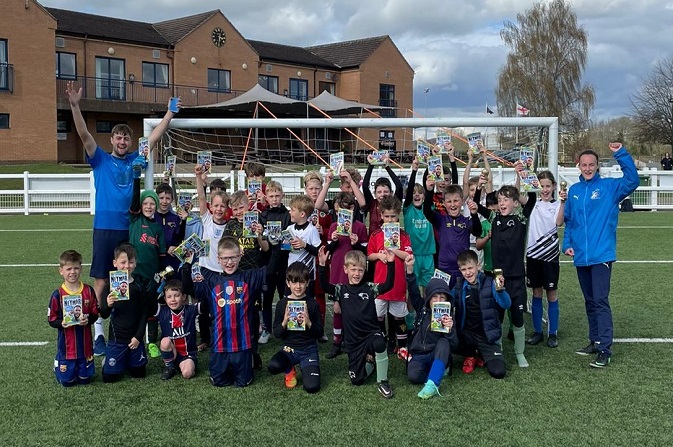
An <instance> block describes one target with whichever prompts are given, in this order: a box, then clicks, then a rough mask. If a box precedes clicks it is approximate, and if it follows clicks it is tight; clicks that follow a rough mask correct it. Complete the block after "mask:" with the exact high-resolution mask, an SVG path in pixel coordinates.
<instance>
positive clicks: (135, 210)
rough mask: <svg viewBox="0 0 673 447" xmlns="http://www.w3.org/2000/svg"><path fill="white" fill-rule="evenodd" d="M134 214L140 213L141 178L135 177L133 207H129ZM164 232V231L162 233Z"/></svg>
mask: <svg viewBox="0 0 673 447" xmlns="http://www.w3.org/2000/svg"><path fill="white" fill-rule="evenodd" d="M129 211H131V213H132V214H139V213H140V179H139V178H134V179H133V196H132V198H131V208H130V209H129ZM162 234H163V233H162Z"/></svg>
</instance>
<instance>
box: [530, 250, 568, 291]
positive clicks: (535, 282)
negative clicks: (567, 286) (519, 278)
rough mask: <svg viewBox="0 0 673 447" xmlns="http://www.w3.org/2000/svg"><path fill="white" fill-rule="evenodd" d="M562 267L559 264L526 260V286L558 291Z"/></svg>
mask: <svg viewBox="0 0 673 447" xmlns="http://www.w3.org/2000/svg"><path fill="white" fill-rule="evenodd" d="M560 270H561V267H560V265H559V263H558V261H557V262H553V261H552V262H549V261H542V260H540V259H534V258H530V257H527V258H526V285H527V286H528V287H530V288H532V289H539V288H543V289H544V290H556V289H558V279H559V274H560Z"/></svg>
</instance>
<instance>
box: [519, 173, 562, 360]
mask: <svg viewBox="0 0 673 447" xmlns="http://www.w3.org/2000/svg"><path fill="white" fill-rule="evenodd" d="M517 166H518V167H519V168H520V169H521V170H522V169H523V165H522V164H521V162H518V163H517ZM537 178H538V180H539V181H540V187H541V191H540V198H539V199H538V200H537V201H536V202H535V206H534V207H533V211H531V213H530V225H529V227H528V246H527V247H526V280H527V285H528V287H530V288H532V289H533V305H532V309H531V314H532V320H533V330H534V331H535V332H533V335H532V337H530V338H529V339H528V340H527V341H526V342H527V343H528V344H529V345H536V344H538V343H540V342H541V341H543V340H544V336H543V335H542V313H543V311H542V309H543V307H542V290H543V289H544V290H545V291H546V292H547V304H548V312H547V313H548V317H549V327H548V329H549V333H548V336H547V346H549V347H550V348H556V347H557V346H558V337H557V335H556V332H557V331H558V322H559V305H558V301H557V295H556V290H557V288H558V279H559V273H560V267H559V256H560V249H559V240H558V239H559V237H558V230H557V227H559V226H561V225H563V209H564V204H565V199H566V198H567V196H568V193H567V191H561V192H560V193H559V197H560V198H561V201H560V202H559V201H556V200H555V199H554V191H555V190H556V180H555V179H554V174H552V173H551V172H550V171H542V172H538V174H537ZM519 201H520V202H521V204H522V205H524V206H525V205H526V202H527V201H528V195H522V196H519Z"/></svg>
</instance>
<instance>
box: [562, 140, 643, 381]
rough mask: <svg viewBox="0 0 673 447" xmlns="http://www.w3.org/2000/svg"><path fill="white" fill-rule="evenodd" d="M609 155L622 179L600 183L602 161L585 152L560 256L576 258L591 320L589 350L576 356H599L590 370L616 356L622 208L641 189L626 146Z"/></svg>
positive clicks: (570, 198) (570, 200)
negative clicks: (614, 281) (616, 266)
mask: <svg viewBox="0 0 673 447" xmlns="http://www.w3.org/2000/svg"><path fill="white" fill-rule="evenodd" d="M610 150H611V151H612V152H613V153H614V157H615V160H617V163H619V166H620V167H621V169H622V172H623V174H624V176H623V177H621V178H601V176H600V173H599V172H598V155H597V154H596V153H595V152H594V151H592V150H586V151H584V152H582V153H581V154H580V158H579V168H580V180H579V182H578V183H575V184H574V185H572V186H571V187H570V189H569V190H568V201H567V202H566V206H565V218H564V220H565V227H566V228H565V232H564V236H563V248H562V250H563V253H565V254H566V255H568V256H573V258H574V259H573V262H574V264H575V267H576V268H577V277H578V279H579V283H580V288H581V289H582V294H583V295H584V304H585V308H586V312H587V319H588V320H589V344H588V345H587V346H586V347H584V348H581V349H578V350H577V351H576V352H577V354H580V355H592V354H596V359H595V360H594V361H592V362H591V364H590V365H591V366H593V367H595V368H604V367H605V366H607V365H608V364H609V363H610V356H611V355H612V351H611V350H610V347H611V346H612V311H611V310H610V302H609V300H608V295H609V293H610V276H611V274H612V263H613V262H614V261H615V260H616V259H617V253H616V245H617V220H618V217H619V202H621V201H622V200H624V199H625V198H626V197H627V196H628V195H629V194H631V193H632V192H633V191H635V189H636V188H637V187H638V184H639V178H638V171H637V170H636V165H635V163H634V162H633V159H632V158H631V155H629V153H628V152H627V151H626V149H625V148H623V147H622V144H621V143H610Z"/></svg>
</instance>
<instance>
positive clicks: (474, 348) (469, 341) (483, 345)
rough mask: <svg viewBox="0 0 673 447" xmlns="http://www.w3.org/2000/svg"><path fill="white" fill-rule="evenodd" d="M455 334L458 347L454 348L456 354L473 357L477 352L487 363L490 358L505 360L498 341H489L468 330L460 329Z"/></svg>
mask: <svg viewBox="0 0 673 447" xmlns="http://www.w3.org/2000/svg"><path fill="white" fill-rule="evenodd" d="M457 335H458V349H457V350H456V354H458V355H462V356H463V357H474V356H475V355H477V354H479V355H481V358H482V359H484V363H488V362H489V361H491V360H502V361H503V362H504V361H505V357H504V355H503V354H502V347H501V346H500V344H499V343H489V342H488V340H487V339H486V337H485V336H484V335H481V334H475V333H473V332H469V331H460V332H458V334H457Z"/></svg>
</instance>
